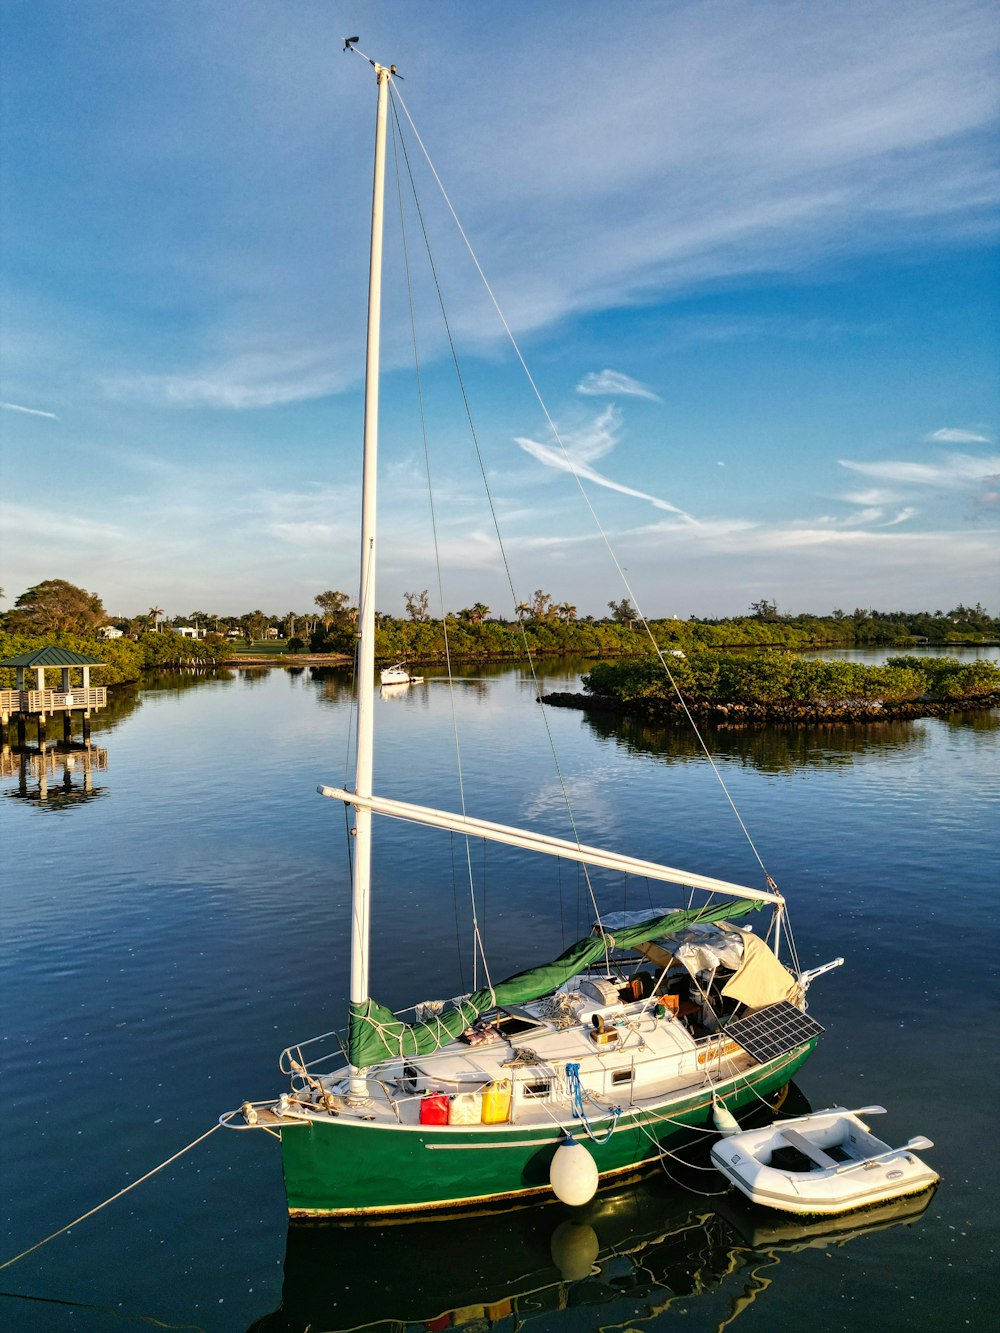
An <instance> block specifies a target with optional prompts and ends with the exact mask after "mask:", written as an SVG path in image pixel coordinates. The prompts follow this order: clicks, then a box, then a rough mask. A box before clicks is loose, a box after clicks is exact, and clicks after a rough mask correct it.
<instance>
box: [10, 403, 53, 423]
mask: <svg viewBox="0 0 1000 1333" xmlns="http://www.w3.org/2000/svg"><path fill="white" fill-rule="evenodd" d="M0 407H2V408H4V409H5V410H6V411H8V412H23V413H24V414H25V415H26V416H29V417H48V418H49V419H50V420H51V421H58V420H59V418H58V417H57V416H56V414H55V412H43V411H42V409H41V408H40V407H22V406H21V404H20V403H0Z"/></svg>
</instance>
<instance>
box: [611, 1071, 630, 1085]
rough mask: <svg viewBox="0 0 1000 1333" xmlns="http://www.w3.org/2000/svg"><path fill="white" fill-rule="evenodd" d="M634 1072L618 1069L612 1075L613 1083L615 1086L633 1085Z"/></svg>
mask: <svg viewBox="0 0 1000 1333" xmlns="http://www.w3.org/2000/svg"><path fill="white" fill-rule="evenodd" d="M634 1072H635V1071H634V1070H632V1069H616V1070H615V1071H614V1073H613V1074H612V1075H611V1082H612V1083H614V1084H618V1083H631V1082H632V1076H633V1074H634Z"/></svg>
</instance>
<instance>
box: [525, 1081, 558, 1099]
mask: <svg viewBox="0 0 1000 1333" xmlns="http://www.w3.org/2000/svg"><path fill="white" fill-rule="evenodd" d="M551 1091H552V1083H551V1082H550V1080H549V1079H545V1080H544V1082H542V1083H525V1085H524V1095H525V1097H547V1096H548V1095H549V1093H550V1092H551Z"/></svg>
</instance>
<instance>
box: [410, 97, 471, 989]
mask: <svg viewBox="0 0 1000 1333" xmlns="http://www.w3.org/2000/svg"><path fill="white" fill-rule="evenodd" d="M391 86H392V85H391V84H390V89H391ZM389 104H390V106H392V119H391V122H390V123H391V126H392V161H393V169H394V171H395V175H396V199H397V202H398V204H399V229H400V235H401V238H402V245H403V270H404V272H405V274H406V295H407V301H408V303H409V314H410V337H411V339H412V342H413V363H414V370H415V375H416V384H417V404H418V408H419V414H420V437H421V440H422V443H423V450H424V472H425V475H426V477H427V503H428V505H429V507H430V515H431V534H432V539H433V542H434V567H435V572H436V575H437V585H438V602H439V604H440V607H441V628H442V631H443V633H444V655H445V670H446V671H447V675H448V699H449V702H450V705H451V726H452V734H453V737H454V741H455V766H456V769H457V773H458V795H459V800H460V801H461V806H462V814H463V815H464V814H466V808H465V776H464V773H463V771H462V747H461V743H460V739H459V730H458V709H457V707H456V702H455V677H454V673H453V671H452V662H451V642H450V639H449V637H448V614H447V612H446V610H445V602H444V580H443V578H442V575H441V553H440V548H439V544H438V527H437V512H436V510H435V507H434V487H433V485H432V481H431V456H430V446H429V443H428V440H427V415H426V413H425V411H424V390H423V379H422V377H421V374H420V351H419V345H418V342H417V321H416V316H415V315H414V310H413V284H412V282H411V280H410V251H409V246H408V245H407V243H406V216H405V213H404V211H403V190H402V184H401V181H400V176H399V152H398V147H399V146H402V148H403V156H404V158H405V157H406V145H405V143H403V137H402V127H401V126H400V124H399V117H398V115H397V112H396V108H395V105H394V104H393V101H392V98H391V97H390V99H389ZM408 168H409V161H407V169H408ZM410 188H411V190H412V189H413V177H412V175H411V176H410ZM414 199H416V192H415V191H414ZM418 213H419V205H418ZM465 860H466V866H467V869H468V872H469V900H470V902H471V905H472V939H473V946H472V989H473V990H476V989H478V983H479V959H480V957H482V960H483V971H484V972H485V974H486V982H487V985H488V986H489V988H490V989H491V990H492V989H493V982H492V979H491V978H490V969H489V964H488V963H487V961H486V953H485V949H484V946H483V941H482V937H481V935H480V932H479V916H478V910H477V906H476V883H475V876H474V874H473V870H472V848H471V846H470V845H469V839H468V837H466V838H465Z"/></svg>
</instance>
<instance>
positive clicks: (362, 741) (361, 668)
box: [351, 61, 392, 1098]
mask: <svg viewBox="0 0 1000 1333" xmlns="http://www.w3.org/2000/svg"><path fill="white" fill-rule="evenodd" d="M372 64H373V65H375V75H376V78H377V79H378V110H377V113H376V118H375V180H374V185H373V188H372V242H371V264H370V268H369V277H368V357H367V362H366V365H365V439H364V470H363V479H362V490H361V590H360V593H359V597H358V623H359V626H360V629H359V646H358V664H357V671H358V686H357V688H358V730H357V759H356V764H355V770H354V790H355V792H356V794H357V795H358V796H363V797H370V796H371V794H372V751H373V740H374V736H373V724H374V711H375V491H376V482H377V463H378V379H379V325H380V321H381V302H382V210H383V198H384V193H385V129H386V109H387V105H388V100H389V97H388V94H389V79H390V77H391V74H392V71H391V70H389V69H386V68H385V67H384V66H383V65H376V64H375V62H374V61H372ZM352 832H353V834H354V881H353V886H352V911H351V1002H352V1003H355V1004H361V1003H363V1002H364V1001H365V1000H367V999H368V993H369V985H368V952H369V949H368V940H369V928H370V920H371V861H372V837H371V834H372V815H371V810H370V809H368V808H367V807H364V806H356V807H355V813H354V828H353V830H352ZM367 1095H368V1083H367V1080H366V1079H365V1076H364V1071H363V1070H360V1069H357V1068H356V1067H355V1066H353V1065H352V1066H351V1096H352V1097H355V1098H365V1097H367Z"/></svg>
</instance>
